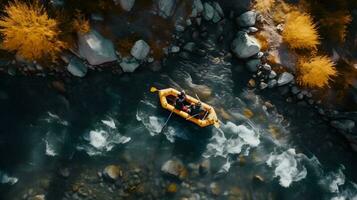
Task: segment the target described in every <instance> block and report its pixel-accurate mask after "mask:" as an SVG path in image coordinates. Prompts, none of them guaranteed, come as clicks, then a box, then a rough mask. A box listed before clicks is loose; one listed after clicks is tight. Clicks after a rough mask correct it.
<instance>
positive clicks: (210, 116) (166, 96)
mask: <svg viewBox="0 0 357 200" xmlns="http://www.w3.org/2000/svg"><path fill="white" fill-rule="evenodd" d="M158 94H159V97H160V103H161V106H162V107H163V108H164V109H166V110H169V111H171V112H173V113H175V114H177V115H179V116H180V117H182V118H184V119H186V120H188V121H191V122H193V123H195V124H197V125H198V126H200V127H202V128H203V127H207V126H211V125H214V126H215V127H219V121H218V118H217V114H216V112H215V111H214V109H213V107H212V106H210V105H208V104H206V103H203V102H201V104H202V108H203V109H204V110H205V113H203V117H197V118H196V117H195V116H191V115H190V114H189V113H187V112H184V111H182V110H178V109H176V108H175V106H174V102H175V100H176V98H177V96H178V95H179V94H180V92H179V91H177V90H175V89H173V88H167V89H162V90H159V91H158ZM186 102H187V103H188V104H191V103H198V102H199V100H198V99H195V98H193V97H191V96H189V95H186Z"/></svg>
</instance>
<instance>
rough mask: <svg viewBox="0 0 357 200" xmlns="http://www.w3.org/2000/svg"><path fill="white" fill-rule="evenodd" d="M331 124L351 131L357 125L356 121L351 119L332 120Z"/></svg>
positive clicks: (344, 130)
mask: <svg viewBox="0 0 357 200" xmlns="http://www.w3.org/2000/svg"><path fill="white" fill-rule="evenodd" d="M330 124H331V126H332V127H334V128H336V129H338V130H339V131H342V132H351V131H352V129H353V128H354V127H355V122H354V121H352V120H349V119H344V120H334V121H331V122H330Z"/></svg>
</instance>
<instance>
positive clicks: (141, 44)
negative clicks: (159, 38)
mask: <svg viewBox="0 0 357 200" xmlns="http://www.w3.org/2000/svg"><path fill="white" fill-rule="evenodd" d="M149 52H150V46H149V45H148V44H147V43H146V42H145V41H144V40H138V41H136V42H135V44H134V46H133V48H131V51H130V53H131V55H132V56H134V57H135V58H136V59H138V60H143V59H145V58H146V56H147V55H148V54H149Z"/></svg>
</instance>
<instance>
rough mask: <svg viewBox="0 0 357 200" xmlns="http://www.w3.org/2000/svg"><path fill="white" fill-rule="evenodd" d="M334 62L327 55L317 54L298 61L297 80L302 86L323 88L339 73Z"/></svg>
mask: <svg viewBox="0 0 357 200" xmlns="http://www.w3.org/2000/svg"><path fill="white" fill-rule="evenodd" d="M334 65H335V64H334V63H333V62H332V60H331V59H330V58H329V57H327V56H316V57H312V58H310V59H309V60H307V59H300V61H299V62H298V77H297V82H298V83H299V84H300V85H302V86H307V87H317V88H323V87H325V86H328V84H329V80H331V79H332V77H335V76H336V75H337V71H336V69H335V67H334Z"/></svg>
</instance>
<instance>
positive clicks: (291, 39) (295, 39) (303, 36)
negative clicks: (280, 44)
mask: <svg viewBox="0 0 357 200" xmlns="http://www.w3.org/2000/svg"><path fill="white" fill-rule="evenodd" d="M282 36H283V40H284V42H286V43H287V44H288V45H289V47H290V48H292V49H317V45H319V43H320V42H319V34H318V32H317V30H316V25H315V24H314V22H313V21H312V18H311V17H310V15H308V14H306V13H302V12H300V11H293V12H291V13H289V14H288V15H287V19H286V22H285V26H284V30H283V33H282Z"/></svg>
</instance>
